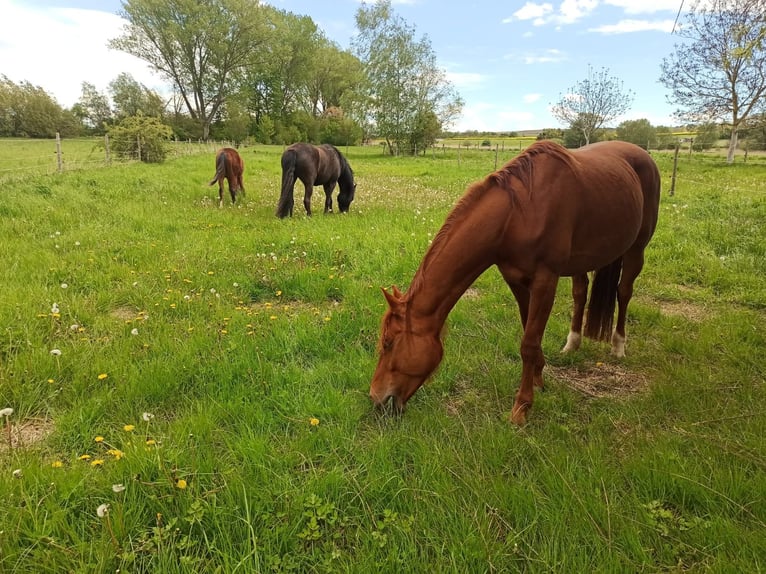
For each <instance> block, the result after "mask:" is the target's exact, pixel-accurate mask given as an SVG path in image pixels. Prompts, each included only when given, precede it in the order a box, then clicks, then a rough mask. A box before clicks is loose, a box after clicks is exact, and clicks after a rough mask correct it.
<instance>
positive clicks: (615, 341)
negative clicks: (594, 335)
mask: <svg viewBox="0 0 766 574" xmlns="http://www.w3.org/2000/svg"><path fill="white" fill-rule="evenodd" d="M612 354H613V355H614V356H615V357H624V356H625V337H623V336H622V335H620V334H619V333H618V332H617V331H615V332H614V333H612Z"/></svg>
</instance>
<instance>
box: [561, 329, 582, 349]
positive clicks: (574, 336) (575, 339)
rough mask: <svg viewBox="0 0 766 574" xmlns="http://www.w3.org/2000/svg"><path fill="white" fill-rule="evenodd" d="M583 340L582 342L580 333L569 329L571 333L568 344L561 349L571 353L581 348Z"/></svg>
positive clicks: (568, 336)
mask: <svg viewBox="0 0 766 574" xmlns="http://www.w3.org/2000/svg"><path fill="white" fill-rule="evenodd" d="M581 342H582V335H580V333H575V332H574V331H569V334H568V335H567V344H566V345H564V348H563V349H561V352H562V353H571V352H572V351H576V350H577V349H579V348H580V343H581Z"/></svg>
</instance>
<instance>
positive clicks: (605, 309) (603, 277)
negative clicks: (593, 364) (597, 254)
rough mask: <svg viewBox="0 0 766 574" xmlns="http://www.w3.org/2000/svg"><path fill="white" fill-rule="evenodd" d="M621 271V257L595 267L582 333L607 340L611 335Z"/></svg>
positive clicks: (600, 339)
mask: <svg viewBox="0 0 766 574" xmlns="http://www.w3.org/2000/svg"><path fill="white" fill-rule="evenodd" d="M621 271H622V257H619V258H618V259H615V260H614V261H612V262H611V263H610V264H609V265H607V266H605V267H602V268H601V269H597V270H596V273H595V274H594V276H593V286H592V287H591V290H590V301H589V302H588V314H587V317H586V321H585V330H584V334H585V336H586V337H588V338H589V339H594V340H596V341H609V340H610V338H611V336H612V321H613V320H614V307H615V302H616V301H617V285H618V284H619V282H620V273H621Z"/></svg>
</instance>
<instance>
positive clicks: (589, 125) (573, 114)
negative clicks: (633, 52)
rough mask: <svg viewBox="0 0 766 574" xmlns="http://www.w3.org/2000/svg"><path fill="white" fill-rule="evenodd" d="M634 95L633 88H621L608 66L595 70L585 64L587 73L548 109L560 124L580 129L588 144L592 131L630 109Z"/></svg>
mask: <svg viewBox="0 0 766 574" xmlns="http://www.w3.org/2000/svg"><path fill="white" fill-rule="evenodd" d="M633 97H634V96H633V92H631V91H630V90H628V91H625V90H623V86H622V81H621V80H619V79H617V78H615V77H614V76H612V75H610V73H609V70H607V69H606V68H601V69H600V70H599V71H594V70H593V68H592V67H591V66H588V77H587V78H586V79H584V80H582V81H580V82H577V84H575V85H574V86H573V87H572V88H570V89H569V91H568V92H567V93H566V94H564V95H561V96H560V97H559V101H558V103H557V104H555V105H554V106H553V107H552V108H551V113H552V114H553V116H554V117H555V118H556V119H557V120H559V121H560V122H561V123H562V124H566V125H567V126H569V127H570V128H574V129H577V130H579V131H581V132H582V135H583V137H584V138H585V143H586V144H589V143H590V139H591V136H592V135H593V132H595V131H596V130H597V129H599V128H601V127H603V126H604V125H606V124H607V123H608V122H611V121H613V120H615V119H617V118H618V117H620V116H621V115H622V114H624V113H625V112H626V111H628V109H630V105H631V104H632V103H633Z"/></svg>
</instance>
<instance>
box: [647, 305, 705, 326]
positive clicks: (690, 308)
mask: <svg viewBox="0 0 766 574" xmlns="http://www.w3.org/2000/svg"><path fill="white" fill-rule="evenodd" d="M657 304H658V305H659V307H660V313H662V314H663V315H669V316H672V317H683V318H684V319H687V320H689V321H693V322H695V323H699V322H701V321H703V320H704V319H705V318H707V317H709V316H710V311H709V310H708V309H705V308H704V307H703V306H702V305H699V304H697V303H687V302H685V301H658V302H657Z"/></svg>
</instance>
